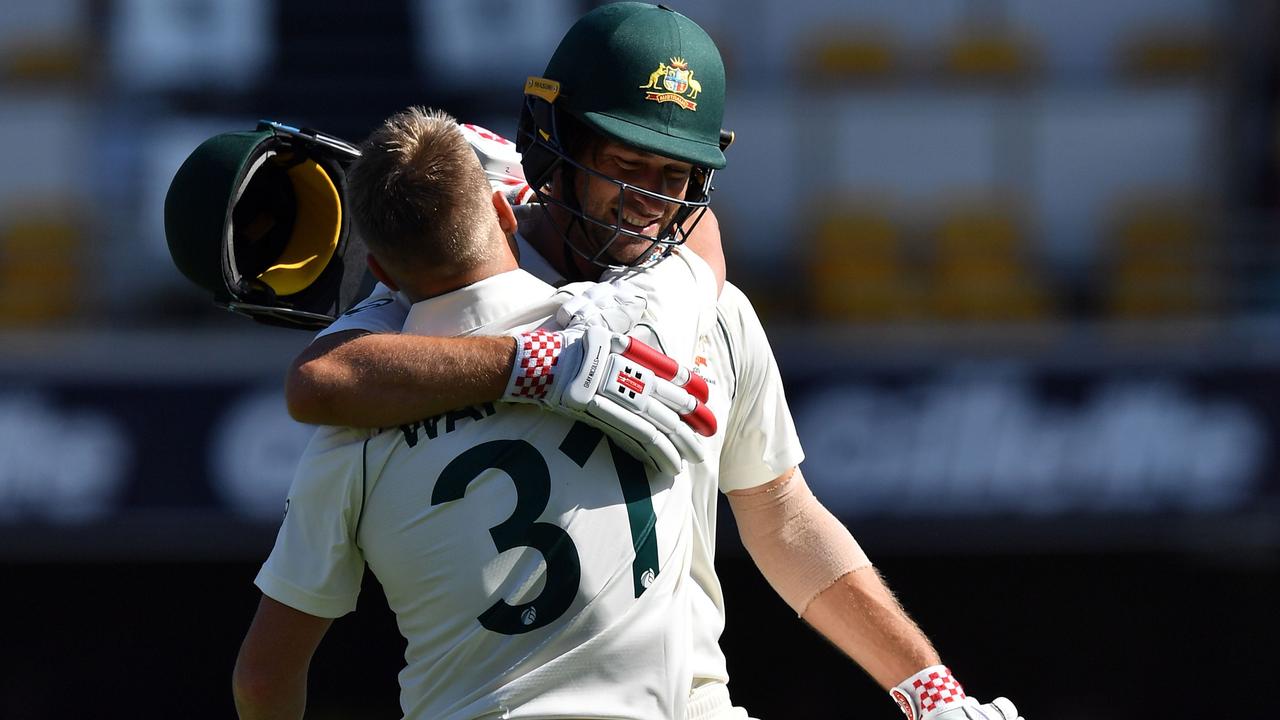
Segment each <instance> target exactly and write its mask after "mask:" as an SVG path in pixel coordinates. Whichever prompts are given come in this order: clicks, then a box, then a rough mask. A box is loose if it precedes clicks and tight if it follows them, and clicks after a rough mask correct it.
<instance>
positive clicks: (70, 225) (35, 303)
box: [0, 209, 85, 325]
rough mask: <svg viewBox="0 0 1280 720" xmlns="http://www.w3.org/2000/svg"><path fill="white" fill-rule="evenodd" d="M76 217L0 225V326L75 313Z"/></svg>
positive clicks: (79, 286) (79, 252) (56, 215)
mask: <svg viewBox="0 0 1280 720" xmlns="http://www.w3.org/2000/svg"><path fill="white" fill-rule="evenodd" d="M77 215H78V213H76V212H74V211H71V212H66V211H57V210H53V209H50V210H45V211H37V212H28V213H26V214H23V215H19V216H17V217H13V218H12V219H10V220H8V221H7V222H4V224H3V225H2V226H0V324H2V325H45V324H48V323H50V322H56V321H62V320H66V319H67V318H69V317H71V316H72V315H73V314H74V313H75V312H76V311H77V310H79V309H80V305H81V295H82V293H83V274H84V273H83V268H82V263H83V258H84V255H85V252H84V250H85V248H84V242H83V240H84V237H83V232H82V229H81V227H82V223H81V222H79V220H78V218H77Z"/></svg>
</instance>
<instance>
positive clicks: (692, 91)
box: [640, 57, 702, 112]
mask: <svg viewBox="0 0 1280 720" xmlns="http://www.w3.org/2000/svg"><path fill="white" fill-rule="evenodd" d="M640 89H641V90H648V91H649V92H647V93H645V96H644V99H645V100H652V101H654V102H657V103H665V102H673V103H675V104H677V105H679V106H680V107H682V108H684V109H685V110H693V111H695V112H696V111H697V109H698V103H696V102H694V101H693V99H694V98H696V97H698V93H700V92H702V83H700V82H698V81H697V80H694V79H693V71H692V70H690V69H689V63H687V62H685V60H684V58H678V57H674V58H671V64H670V65H668V64H666V63H658V69H657V70H654V71H653V72H652V73H650V74H649V82H648V84H645V85H641V86H640Z"/></svg>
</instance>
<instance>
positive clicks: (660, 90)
mask: <svg viewBox="0 0 1280 720" xmlns="http://www.w3.org/2000/svg"><path fill="white" fill-rule="evenodd" d="M545 78H546V79H547V80H551V81H554V82H555V83H558V84H559V92H558V97H557V99H556V104H557V106H558V107H561V108H563V109H565V110H566V111H568V112H569V113H570V114H571V115H573V116H574V117H577V118H578V119H579V120H581V121H582V122H584V123H586V124H587V125H588V126H590V127H592V128H594V129H595V130H597V131H599V132H601V133H603V134H604V135H606V136H608V137H611V138H614V139H617V140H619V141H621V142H625V143H627V144H629V145H633V146H635V147H637V148H640V149H642V150H646V151H649V152H652V153H655V154H658V155H663V156H666V157H670V158H674V159H677V160H682V161H684V162H688V163H691V164H693V165H698V166H702V167H709V168H713V169H717V170H718V169H720V168H723V167H724V166H725V158H724V153H723V152H721V150H720V127H721V123H722V121H723V120H724V93H725V77H724V63H723V62H722V61H721V59H720V51H719V50H718V49H717V48H716V45H715V42H713V41H712V40H711V37H710V36H709V35H707V33H706V32H705V31H704V30H703V29H702V28H700V27H698V25H697V23H695V22H693V21H692V20H690V19H689V18H687V17H685V16H684V15H681V14H680V13H678V12H675V11H674V10H671V9H669V8H666V7H664V6H661V5H649V4H647V3H639V2H620V3H613V4H610V5H604V6H602V7H599V8H596V9H595V10H592V11H591V12H589V13H587V14H586V15H584V16H582V18H580V19H579V20H578V22H576V23H575V24H574V25H573V27H571V28H570V29H569V32H568V33H566V34H565V36H564V38H563V39H562V40H561V41H560V45H559V47H557V48H556V51H555V54H554V55H552V57H551V61H550V62H549V63H548V65H547V70H546V74H545Z"/></svg>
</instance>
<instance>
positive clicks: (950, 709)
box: [889, 665, 1023, 720]
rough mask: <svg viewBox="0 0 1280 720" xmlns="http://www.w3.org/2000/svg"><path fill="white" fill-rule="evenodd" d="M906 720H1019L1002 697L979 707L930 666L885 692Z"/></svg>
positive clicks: (950, 677)
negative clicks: (887, 692) (896, 704)
mask: <svg viewBox="0 0 1280 720" xmlns="http://www.w3.org/2000/svg"><path fill="white" fill-rule="evenodd" d="M889 696H890V697H892V698H893V700H894V702H896V703H898V707H899V708H900V709H901V710H902V714H903V715H906V716H907V720H1023V718H1022V716H1021V715H1019V714H1018V709H1017V708H1016V707H1014V704H1013V703H1012V702H1011V701H1010V700H1009V699H1008V698H1004V697H998V698H996V699H995V700H993V701H991V702H989V703H986V704H982V703H979V702H978V701H977V700H975V699H974V698H971V697H968V696H967V695H965V694H964V688H962V687H961V686H960V683H959V682H958V681H957V680H956V679H955V676H954V675H952V674H951V671H950V670H948V669H947V668H946V667H945V666H943V665H932V666H930V667H927V668H925V669H923V670H921V671H920V672H918V673H916V674H915V675H912V676H911V677H909V678H907V679H906V680H903V681H902V682H901V683H899V684H898V685H897V686H896V687H894V688H892V689H891V690H889Z"/></svg>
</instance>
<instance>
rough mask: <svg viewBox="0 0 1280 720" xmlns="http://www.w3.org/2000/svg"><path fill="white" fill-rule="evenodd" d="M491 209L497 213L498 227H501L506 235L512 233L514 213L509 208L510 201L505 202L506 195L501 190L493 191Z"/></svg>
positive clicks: (513, 232)
mask: <svg viewBox="0 0 1280 720" xmlns="http://www.w3.org/2000/svg"><path fill="white" fill-rule="evenodd" d="M492 200H493V211H494V212H495V213H497V214H498V227H500V228H502V232H503V233H505V234H507V235H513V234H515V231H516V214H515V211H513V210H512V209H511V203H509V202H507V197H506V195H503V194H502V191H495V192H494V193H493V198H492Z"/></svg>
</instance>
